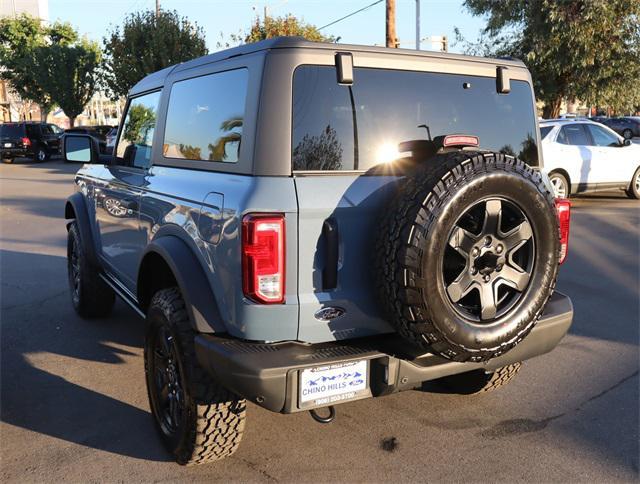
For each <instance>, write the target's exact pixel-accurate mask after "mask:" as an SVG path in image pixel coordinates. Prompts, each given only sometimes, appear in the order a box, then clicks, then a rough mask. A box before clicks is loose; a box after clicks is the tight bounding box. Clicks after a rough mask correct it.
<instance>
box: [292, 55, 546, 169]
mask: <svg viewBox="0 0 640 484" xmlns="http://www.w3.org/2000/svg"><path fill="white" fill-rule="evenodd" d="M425 126H428V127H429V129H430V131H431V136H432V137H436V136H440V135H446V134H454V133H462V134H469V135H475V136H478V137H479V138H480V146H481V147H482V148H483V149H489V150H493V151H500V152H503V153H506V154H510V155H515V156H518V157H520V158H522V159H523V160H525V161H526V162H527V163H529V164H532V165H537V164H538V149H537V144H536V125H535V114H534V112H533V100H532V97H531V87H530V85H529V84H528V83H526V82H524V81H514V80H512V81H511V92H510V93H509V94H506V95H505V94H498V93H497V92H496V80H495V78H485V77H473V76H466V75H454V74H439V73H429V72H414V71H395V70H384V69H370V68H355V69H354V83H353V85H352V86H345V85H340V84H338V83H337V80H336V72H335V68H334V67H329V66H301V67H298V68H297V69H296V71H295V74H294V81H293V133H292V145H293V146H292V158H293V169H294V170H367V169H369V168H371V167H373V166H374V165H376V164H378V163H380V162H383V161H388V159H389V158H390V157H394V155H397V147H398V144H399V143H400V142H403V141H409V140H423V139H427V130H426V128H425Z"/></svg>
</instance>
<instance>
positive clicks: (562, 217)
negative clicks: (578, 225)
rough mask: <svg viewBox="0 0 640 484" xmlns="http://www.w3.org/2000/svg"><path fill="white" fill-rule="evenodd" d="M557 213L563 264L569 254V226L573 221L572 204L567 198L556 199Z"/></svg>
mask: <svg viewBox="0 0 640 484" xmlns="http://www.w3.org/2000/svg"><path fill="white" fill-rule="evenodd" d="M556 211H557V212H558V224H559V225H560V261H559V263H560V264H562V263H563V262H564V261H565V259H566V258H567V253H568V252H569V225H570V221H571V202H570V201H569V200H567V199H566V198H556Z"/></svg>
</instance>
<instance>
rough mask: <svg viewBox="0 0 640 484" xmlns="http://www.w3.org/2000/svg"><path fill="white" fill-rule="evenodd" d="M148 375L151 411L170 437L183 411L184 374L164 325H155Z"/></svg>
mask: <svg viewBox="0 0 640 484" xmlns="http://www.w3.org/2000/svg"><path fill="white" fill-rule="evenodd" d="M154 329H155V331H154V332H153V334H152V335H151V337H152V338H153V341H152V343H151V344H152V347H153V358H152V359H151V360H150V363H151V368H150V372H151V376H152V378H153V382H154V385H153V388H152V399H153V402H154V404H153V411H154V413H155V414H156V419H157V422H158V423H159V425H160V428H161V430H162V432H163V433H164V434H165V435H166V436H167V437H173V436H174V435H175V434H176V433H177V432H178V431H179V428H180V425H182V422H183V419H184V415H185V393H184V376H183V372H182V368H181V363H180V359H179V353H178V349H177V347H176V340H175V337H174V335H173V334H171V331H170V329H169V328H168V327H167V326H155V327H154Z"/></svg>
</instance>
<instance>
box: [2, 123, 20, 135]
mask: <svg viewBox="0 0 640 484" xmlns="http://www.w3.org/2000/svg"><path fill="white" fill-rule="evenodd" d="M0 136H1V137H3V138H22V137H23V136H24V126H23V125H22V124H0Z"/></svg>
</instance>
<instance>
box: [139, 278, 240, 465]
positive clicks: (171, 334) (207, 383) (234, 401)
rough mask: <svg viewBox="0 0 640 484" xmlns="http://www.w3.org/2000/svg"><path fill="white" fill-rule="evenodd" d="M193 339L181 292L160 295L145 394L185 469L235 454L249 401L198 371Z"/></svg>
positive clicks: (151, 315) (151, 320)
mask: <svg viewBox="0 0 640 484" xmlns="http://www.w3.org/2000/svg"><path fill="white" fill-rule="evenodd" d="M194 336H195V333H194V331H193V329H192V327H191V324H190V322H189V316H188V314H187V311H186V309H185V303H184V300H183V299H182V296H181V295H180V291H179V290H178V288H175V287H174V288H169V289H162V290H160V291H158V292H157V293H156V294H155V295H154V296H153V299H152V300H151V304H150V306H149V311H148V313H147V335H146V338H145V346H144V361H145V374H146V381H147V392H148V395H149V403H150V406H151V411H152V413H153V417H154V420H155V424H156V428H157V429H158V432H159V433H160V436H161V438H162V440H163V442H164V444H165V446H166V448H167V450H169V452H171V454H172V455H173V456H174V458H175V459H176V461H177V462H178V463H179V464H183V465H184V464H186V465H189V464H202V463H207V462H213V461H217V460H220V459H223V458H225V457H228V456H230V455H232V454H233V453H234V452H235V451H236V450H237V449H238V446H239V445H240V440H241V439H242V433H243V431H244V423H245V415H246V403H245V400H244V399H242V398H240V397H238V396H237V395H235V394H233V393H232V392H230V391H229V390H227V389H225V388H224V387H222V386H221V385H220V384H219V383H218V382H216V381H215V380H214V379H213V378H211V377H210V376H209V375H208V374H207V373H206V372H205V371H204V370H203V369H202V368H201V367H200V365H199V363H198V361H197V359H196V356H195V347H194Z"/></svg>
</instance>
